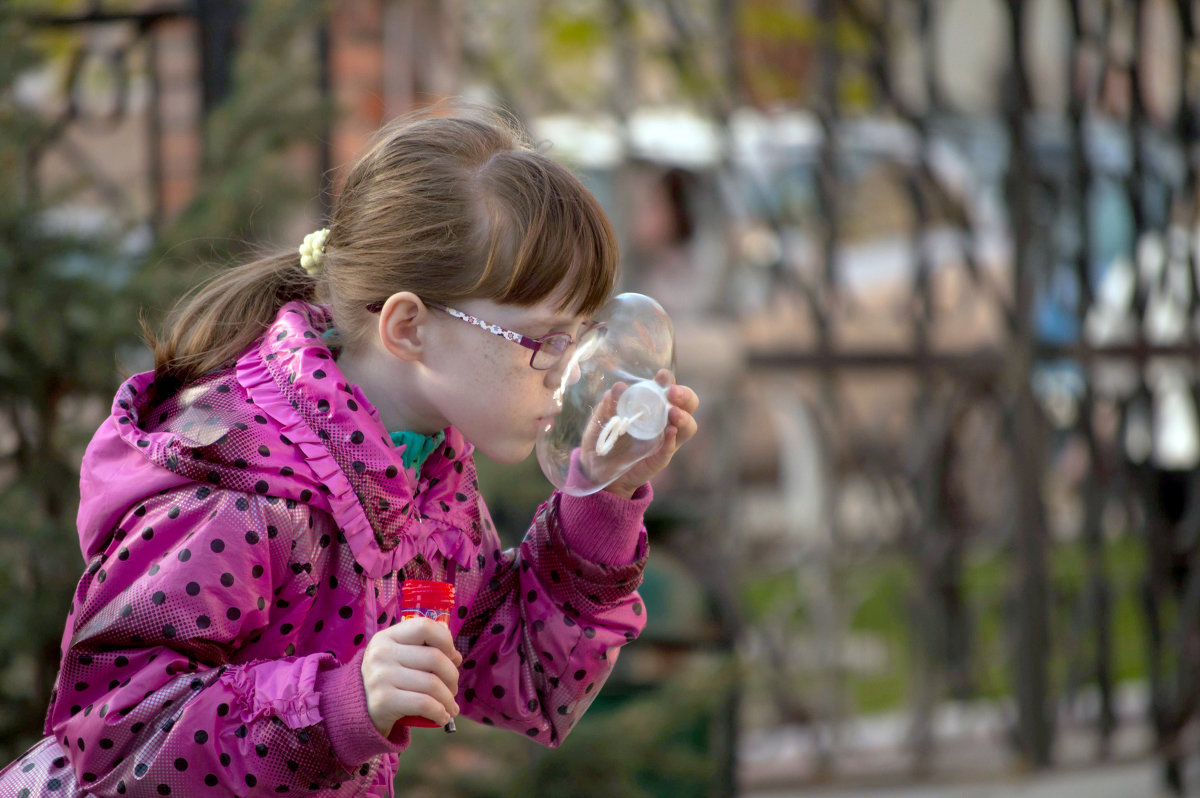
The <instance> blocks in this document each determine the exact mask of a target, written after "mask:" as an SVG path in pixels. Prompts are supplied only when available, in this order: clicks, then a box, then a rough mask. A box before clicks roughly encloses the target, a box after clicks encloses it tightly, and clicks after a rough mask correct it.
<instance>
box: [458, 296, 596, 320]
mask: <svg viewBox="0 0 1200 798" xmlns="http://www.w3.org/2000/svg"><path fill="white" fill-rule="evenodd" d="M462 304H463V305H465V306H466V307H464V308H463V309H464V310H473V311H474V312H475V314H476V315H478V316H480V317H482V318H484V319H487V320H488V321H491V320H492V317H494V318H495V320H496V321H497V322H500V321H505V322H508V323H511V324H522V325H525V326H529V327H541V326H547V327H551V326H561V325H569V324H575V323H577V322H578V321H579V320H580V319H581V315H582V314H580V313H579V312H578V311H574V310H571V309H566V310H563V309H562V308H560V307H558V304H557V303H556V302H554V301H553V300H550V299H544V300H542V301H541V302H538V303H537V304H534V305H515V304H511V303H500V302H496V301H495V300H490V299H475V300H471V301H469V302H465V303H462Z"/></svg>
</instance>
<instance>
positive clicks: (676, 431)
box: [605, 369, 700, 499]
mask: <svg viewBox="0 0 1200 798" xmlns="http://www.w3.org/2000/svg"><path fill="white" fill-rule="evenodd" d="M656 379H657V380H658V381H659V382H660V383H663V382H665V381H668V380H669V381H670V382H671V383H672V384H671V387H670V389H669V390H668V391H667V401H669V402H670V403H671V405H672V407H671V409H670V411H669V412H668V413H667V429H666V431H665V432H664V434H663V442H662V446H660V447H659V449H658V451H656V452H655V453H654V454H652V455H650V456H649V457H647V458H646V459H645V460H642V461H640V462H638V463H637V464H636V465H634V467H633V468H631V469H629V471H627V472H626V473H625V474H623V475H622V476H621V477H620V478H619V479H617V480H616V481H614V482H613V483H612V484H611V485H609V486H608V487H607V488H605V490H606V491H608V492H609V493H615V494H616V495H618V496H621V497H622V498H625V499H628V498H629V497H631V496H632V495H633V492H634V491H635V490H637V489H638V488H639V487H641V485H643V484H644V483H646V482H649V481H650V479H651V478H653V477H654V475H655V474H657V473H658V472H659V471H662V470H663V469H664V468H666V467H667V464H668V463H670V462H671V458H672V457H674V456H675V452H677V451H679V447H680V446H683V445H684V444H685V443H687V442H688V440H689V439H691V437H692V436H693V435H695V434H696V419H694V418H693V417H692V414H693V413H695V412H696V408H697V407H699V406H700V397H698V396H696V392H695V391H693V390H692V389H691V388H689V387H687V386H686V385H675V384H674V382H675V378H674V377H673V376H671V373H670V372H669V371H667V370H665V369H664V370H662V371H660V372H659V373H658V375H657V376H656ZM614 402H615V397H614ZM614 406H615V405H614Z"/></svg>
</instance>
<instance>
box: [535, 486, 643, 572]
mask: <svg viewBox="0 0 1200 798" xmlns="http://www.w3.org/2000/svg"><path fill="white" fill-rule="evenodd" d="M652 498H654V491H653V490H652V489H651V487H650V483H649V482H647V483H646V484H644V485H642V486H641V487H639V488H638V489H637V490H636V491H634V492H633V496H631V497H630V498H628V499H623V498H621V497H620V496H617V495H616V494H613V493H609V492H608V491H604V490H602V491H598V492H596V493H592V494H589V495H587V496H572V495H570V494H568V493H560V494H559V500H558V517H559V523H560V524H561V534H562V537H563V541H564V542H565V543H566V545H567V549H568V550H569V551H570V552H571V553H573V554H574V555H575V556H577V557H580V558H582V559H585V560H590V561H592V562H596V563H603V564H604V565H628V564H629V563H632V562H634V561H635V560H637V559H638V551H639V549H640V542H641V537H642V528H643V527H642V516H643V515H645V513H646V508H647V507H648V506H649V505H650V500H651V499H652Z"/></svg>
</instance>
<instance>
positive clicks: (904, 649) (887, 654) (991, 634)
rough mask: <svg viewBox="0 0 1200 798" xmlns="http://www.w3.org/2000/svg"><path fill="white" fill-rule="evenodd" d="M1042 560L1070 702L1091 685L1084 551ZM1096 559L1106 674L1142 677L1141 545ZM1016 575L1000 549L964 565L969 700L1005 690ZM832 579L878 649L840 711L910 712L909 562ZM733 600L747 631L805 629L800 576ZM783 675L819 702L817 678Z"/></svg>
mask: <svg viewBox="0 0 1200 798" xmlns="http://www.w3.org/2000/svg"><path fill="white" fill-rule="evenodd" d="M1048 554H1049V561H1048V569H1049V572H1050V582H1051V585H1052V589H1053V594H1054V602H1053V608H1052V612H1051V630H1052V634H1053V635H1054V636H1055V638H1056V639H1059V640H1062V641H1063V643H1064V644H1063V645H1060V646H1055V647H1053V649H1052V652H1051V654H1052V659H1051V666H1050V667H1051V679H1052V684H1053V685H1054V686H1055V687H1054V690H1055V692H1056V693H1057V694H1059V695H1062V696H1070V695H1071V694H1073V693H1075V692H1077V691H1079V690H1081V689H1082V688H1083V687H1084V686H1085V685H1087V684H1090V683H1091V673H1090V670H1089V668H1090V667H1091V666H1092V660H1091V659H1089V658H1093V657H1094V656H1095V653H1094V645H1095V641H1094V640H1090V639H1083V638H1081V637H1080V635H1081V634H1082V633H1083V632H1082V631H1081V630H1085V629H1088V628H1089V625H1088V623H1086V622H1085V620H1084V619H1083V618H1081V616H1080V613H1081V612H1082V609H1081V608H1082V606H1083V594H1084V590H1085V588H1086V578H1087V572H1086V569H1085V561H1086V555H1085V552H1084V549H1083V545H1082V543H1080V542H1078V541H1060V542H1058V543H1056V544H1055V545H1054V546H1053V547H1051V549H1050V550H1049V552H1048ZM1104 559H1105V573H1106V574H1107V575H1108V579H1109V585H1110V588H1111V590H1112V631H1111V635H1112V637H1111V640H1112V647H1113V652H1112V659H1111V662H1112V667H1113V678H1114V681H1115V682H1116V683H1118V684H1120V683H1130V682H1140V681H1144V680H1145V679H1146V678H1147V661H1146V639H1145V635H1146V630H1145V621H1144V617H1143V614H1142V610H1141V604H1142V589H1143V582H1144V579H1145V573H1146V557H1145V551H1144V546H1143V545H1142V543H1141V542H1140V541H1139V540H1138V539H1137V538H1136V536H1134V535H1132V534H1126V535H1123V536H1120V537H1118V538H1115V539H1113V540H1109V541H1108V542H1106V544H1105V549H1104ZM1014 573H1016V569H1015V564H1014V556H1013V554H1012V553H1011V552H1008V551H1003V550H991V551H986V550H980V551H978V552H976V553H975V554H974V556H972V557H971V558H970V559H969V561H968V562H967V563H966V564H965V566H964V571H963V590H964V593H965V596H966V600H967V602H968V605H969V607H968V612H969V614H970V617H971V622H970V630H971V636H972V639H971V640H970V641H969V645H970V652H971V654H970V657H971V661H970V674H971V678H972V683H971V685H970V697H971V698H972V699H981V700H989V699H997V698H1002V697H1004V696H1007V695H1010V694H1011V692H1012V667H1013V641H1012V639H1011V632H1012V629H1013V628H1014V625H1015V624H1014V621H1013V618H1012V613H1013V612H1014V609H1013V606H1012V604H1013V596H1014V592H1013V591H1014V588H1015V585H1014V584H1013V583H1012V579H1013V574H1014ZM840 579H841V582H840V583H839V596H840V597H841V598H842V600H843V601H845V602H848V603H849V605H850V606H849V607H848V608H847V612H848V623H847V628H848V630H849V633H850V634H851V635H854V636H858V637H860V638H861V639H863V640H866V641H869V642H870V643H872V644H878V645H879V646H881V648H882V651H883V652H884V659H883V663H882V667H879V668H873V667H861V668H855V669H851V670H850V671H849V672H847V673H846V679H845V687H846V691H847V697H848V700H849V706H848V707H847V711H848V712H849V713H850V714H851V715H855V714H870V713H875V712H892V711H898V710H904V709H910V708H911V707H910V706H909V701H910V699H911V696H912V686H913V681H914V679H915V678H916V674H915V673H914V662H913V656H914V649H913V646H914V645H915V644H914V639H915V638H914V635H915V632H914V628H913V623H914V621H913V617H914V616H913V612H912V607H913V602H914V601H915V600H916V599H917V589H918V585H917V582H916V579H915V576H914V574H913V572H912V566H911V563H910V561H909V560H908V559H907V558H906V557H905V556H903V555H902V554H900V553H893V554H890V555H886V556H879V557H876V558H873V559H872V560H870V561H867V562H862V563H858V564H857V565H855V566H853V567H852V568H849V569H847V571H846V572H845V573H844V574H842V575H841V577H840ZM741 602H742V604H741V606H742V608H743V610H744V611H745V613H746V617H745V621H746V625H747V626H748V627H750V628H754V629H757V630H763V629H771V628H779V629H786V630H789V631H788V632H786V633H784V632H781V633H780V635H779V636H781V637H783V636H787V635H789V634H790V636H791V638H792V639H798V638H799V637H800V636H801V635H802V634H803V633H805V632H809V631H811V629H812V628H813V620H812V619H811V618H810V617H809V612H808V607H807V599H806V595H805V593H804V581H803V578H802V577H801V578H798V577H797V574H795V573H794V572H788V573H783V574H778V575H776V576H772V577H768V578H764V579H755V580H752V581H747V582H746V583H744V584H743V585H742V588H741ZM789 678H790V683H789V684H787V685H786V686H785V687H784V689H790V690H791V691H793V692H794V693H795V694H797V695H798V696H799V697H800V698H801V700H802V701H810V702H811V703H814V704H815V703H818V702H817V701H815V700H813V699H815V697H816V696H818V695H819V694H820V692H821V691H822V690H824V689H825V687H826V686H827V682H826V681H825V680H824V679H823V677H822V676H821V674H820V673H818V672H817V671H815V670H813V669H811V668H806V667H802V666H797V667H795V668H794V669H792V670H791V671H790V672H789ZM772 684H778V683H777V682H776V683H772ZM766 685H767V683H766V682H758V683H757V684H755V683H751V685H750V690H751V691H752V692H761V691H762V688H763V687H764V686H766ZM758 698H759V699H760V700H764V699H763V697H762V696H759V697H758ZM765 700H770V699H769V697H767V698H766V699H765Z"/></svg>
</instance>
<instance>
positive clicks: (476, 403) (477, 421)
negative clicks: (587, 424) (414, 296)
mask: <svg viewBox="0 0 1200 798" xmlns="http://www.w3.org/2000/svg"><path fill="white" fill-rule="evenodd" d="M557 304H558V303H557V301H556V299H555V298H554V297H551V298H550V299H546V300H543V301H542V302H540V303H538V304H536V305H531V306H520V305H501V304H498V303H496V302H492V301H490V300H484V299H473V300H466V301H462V302H456V303H454V307H455V309H456V310H460V311H462V312H464V313H468V314H470V315H472V316H475V317H477V318H479V319H482V320H484V321H486V322H488V323H490V324H496V325H499V326H500V327H503V328H505V329H507V330H512V331H514V332H518V333H521V334H522V335H525V336H528V337H530V338H541V337H542V336H544V335H549V334H550V333H556V332H565V333H568V334H569V335H571V337H572V339H573V340H577V337H578V334H579V332H580V328H581V327H582V324H583V321H584V319H583V317H582V316H579V315H572V313H571V312H569V311H561V310H558V309H557ZM429 313H430V317H431V318H430V320H429V323H430V325H431V327H432V329H431V332H432V333H433V335H432V336H431V337H430V339H429V345H430V352H429V354H430V358H429V360H427V361H426V366H427V369H428V371H427V372H426V377H427V380H428V382H427V384H426V389H425V395H426V397H427V399H428V400H429V402H430V403H431V404H432V405H433V406H434V407H436V408H437V409H438V411H439V413H440V414H442V415H443V416H444V417H445V419H446V422H447V423H448V424H450V425H452V426H454V427H456V428H457V429H458V430H459V431H460V432H461V433H462V434H463V435H464V436H465V437H466V439H467V440H469V441H470V442H471V443H473V444H474V445H475V446H476V448H478V449H479V451H481V452H482V453H483V454H485V455H486V456H487V457H489V458H491V459H492V460H495V461H496V462H499V463H510V464H511V463H517V462H520V461H521V460H524V459H525V458H526V457H528V456H529V453H530V452H531V451H533V446H534V443H535V442H536V440H537V435H538V432H539V431H540V430H541V428H542V427H543V426H545V423H546V422H547V421H548V420H549V419H550V418H551V417H552V416H554V415H555V414H556V413H558V405H557V402H556V400H555V396H554V394H555V391H556V390H557V389H558V387H559V385H560V384H561V382H562V377H563V369H564V368H565V367H566V365H567V363H568V362H569V361H570V353H571V349H570V348H568V350H567V352H566V353H565V354H564V356H563V357H562V358H561V359H560V360H559V362H558V363H557V364H556V365H555V366H553V367H552V368H550V369H547V370H545V371H538V370H537V369H534V368H533V367H531V366H530V365H529V361H530V356H531V355H532V354H533V353H532V351H531V350H529V349H527V348H525V347H523V346H521V345H520V344H517V343H514V342H513V341H509V340H507V339H505V338H502V337H500V336H498V335H493V334H491V333H489V332H487V331H486V330H483V329H480V328H479V327H476V326H474V325H472V324H470V323H469V322H466V321H463V320H461V319H458V318H455V317H453V316H450V315H447V314H446V313H444V312H442V311H439V310H433V309H430V311H429Z"/></svg>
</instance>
